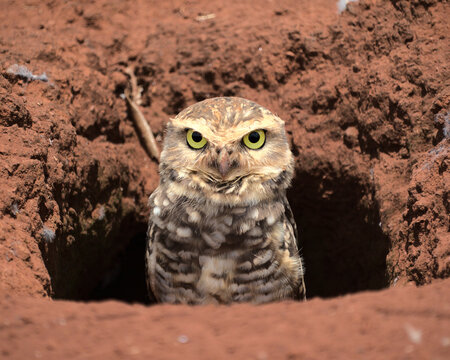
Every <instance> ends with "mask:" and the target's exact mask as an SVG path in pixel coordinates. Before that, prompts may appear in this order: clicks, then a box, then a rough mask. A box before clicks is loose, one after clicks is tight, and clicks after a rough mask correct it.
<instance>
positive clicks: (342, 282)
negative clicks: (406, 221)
mask: <svg viewBox="0 0 450 360" xmlns="http://www.w3.org/2000/svg"><path fill="white" fill-rule="evenodd" d="M373 192H374V190H373V187H372V186H370V185H368V184H367V181H364V180H362V179H361V178H357V177H356V178H355V177H339V176H337V175H333V174H330V173H327V174H322V173H317V174H309V173H307V172H302V171H298V172H297V174H296V177H295V179H294V182H293V184H292V187H291V189H290V190H289V191H288V198H289V201H290V204H291V206H292V210H293V212H294V215H295V217H296V221H297V225H298V228H299V245H300V249H301V253H302V255H303V257H304V260H305V264H306V284H307V295H308V298H313V297H317V296H318V297H333V296H338V295H342V294H347V293H354V292H358V291H363V290H372V289H382V288H384V287H387V286H388V278H387V276H386V256H387V253H388V250H389V240H388V238H387V237H386V236H385V235H384V234H383V232H382V231H381V228H380V218H379V210H378V207H377V202H376V201H375V200H374V196H373V195H374V194H373ZM131 218H132V217H131ZM127 226H129V227H130V229H135V232H134V234H133V232H130V233H131V234H132V235H130V238H129V239H128V240H127V242H126V245H125V246H123V247H122V250H121V251H119V252H118V253H116V254H115V255H114V258H113V259H106V260H105V259H103V261H104V262H107V263H109V264H111V265H109V266H108V267H107V268H105V269H103V270H102V273H100V274H98V269H91V270H90V271H89V269H87V270H88V271H86V273H93V272H95V271H97V278H98V279H99V280H98V282H97V285H96V286H93V287H92V290H90V291H89V292H85V291H80V290H79V289H78V290H77V289H73V290H74V291H67V288H66V289H65V290H64V293H63V292H61V293H59V292H58V287H55V288H54V291H55V294H54V297H55V298H66V299H67V298H70V299H75V300H94V301H98V300H106V299H116V300H121V301H125V302H130V303H144V304H148V303H150V301H149V299H148V296H147V290H146V282H145V263H144V253H145V242H146V239H145V236H146V235H145V230H146V226H147V224H146V223H133V221H132V220H130V221H129V222H127ZM126 233H127V231H126V229H125V230H123V231H120V234H121V235H120V236H121V240H120V241H123V239H124V238H123V236H124V234H126ZM92 243H95V242H92ZM100 243H101V242H100ZM91 250H92V249H91ZM105 256H107V254H105ZM80 258H81V259H82V258H83V257H82V256H81V257H80ZM90 266H95V265H90ZM60 276H61V274H60ZM60 280H61V279H60ZM63 282H64V280H63ZM66 287H67V283H66ZM68 294H70V295H69V296H68ZM78 294H80V296H78ZM81 294H82V295H81Z"/></svg>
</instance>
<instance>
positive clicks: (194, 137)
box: [192, 131, 203, 142]
mask: <svg viewBox="0 0 450 360" xmlns="http://www.w3.org/2000/svg"><path fill="white" fill-rule="evenodd" d="M202 139H203V136H202V134H200V133H199V132H198V131H194V132H193V133H192V140H194V141H195V142H200V141H202Z"/></svg>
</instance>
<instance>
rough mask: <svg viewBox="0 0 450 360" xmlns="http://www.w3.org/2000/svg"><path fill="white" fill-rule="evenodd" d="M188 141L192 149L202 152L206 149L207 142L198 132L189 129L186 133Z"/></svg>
mask: <svg viewBox="0 0 450 360" xmlns="http://www.w3.org/2000/svg"><path fill="white" fill-rule="evenodd" d="M186 141H187V143H188V145H189V146H190V147H191V148H192V149H196V150H200V149H202V148H204V147H205V145H206V143H207V141H206V139H205V138H204V137H203V135H202V134H200V133H199V132H198V131H194V130H192V129H188V131H187V133H186Z"/></svg>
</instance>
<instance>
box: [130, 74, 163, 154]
mask: <svg viewBox="0 0 450 360" xmlns="http://www.w3.org/2000/svg"><path fill="white" fill-rule="evenodd" d="M125 73H126V74H127V75H128V76H129V77H130V88H131V89H125V91H124V94H125V99H126V100H127V104H128V106H129V107H130V110H131V117H132V118H133V120H134V125H135V126H136V130H137V132H138V133H139V135H140V136H141V138H142V141H143V142H144V146H145V148H146V149H145V150H147V153H148V154H149V155H150V157H152V158H153V159H155V160H156V161H158V162H159V150H158V145H157V144H156V140H155V137H154V136H153V132H152V129H151V127H150V124H149V123H148V122H147V120H146V119H145V116H144V114H142V111H141V110H140V109H139V107H138V106H137V105H136V102H139V100H140V97H141V94H140V91H139V88H138V85H137V79H136V76H135V75H134V71H133V69H132V68H129V67H128V68H126V69H125Z"/></svg>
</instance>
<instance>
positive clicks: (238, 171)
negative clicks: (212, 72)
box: [146, 97, 306, 304]
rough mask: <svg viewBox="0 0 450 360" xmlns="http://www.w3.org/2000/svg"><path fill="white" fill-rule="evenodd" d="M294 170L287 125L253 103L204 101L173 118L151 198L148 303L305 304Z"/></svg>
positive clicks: (225, 98)
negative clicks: (292, 200) (292, 202)
mask: <svg viewBox="0 0 450 360" xmlns="http://www.w3.org/2000/svg"><path fill="white" fill-rule="evenodd" d="M293 171H294V160H293V155H292V153H291V151H290V149H289V145H288V142H287V139H286V133H285V129H284V122H283V121H282V120H281V119H280V118H279V117H277V116H275V115H274V114H272V113H271V112H270V111H268V110H267V109H265V108H264V107H262V106H260V105H258V104H256V103H254V102H252V101H249V100H245V99H242V98H237V97H219V98H213V99H208V100H204V101H202V102H199V103H197V104H194V105H192V106H190V107H188V108H186V109H185V110H183V111H182V112H180V113H179V114H178V115H177V116H176V117H175V118H174V119H171V120H170V121H169V122H168V125H167V131H166V135H165V139H164V146H163V151H162V153H161V158H160V167H159V172H160V183H159V186H158V188H157V189H156V190H155V191H154V192H153V193H152V195H151V196H150V198H149V206H150V207H151V213H150V219H149V227H148V232H147V237H148V241H147V247H146V271H147V274H146V275H147V284H148V288H149V294H150V296H152V297H154V299H155V300H156V301H159V302H166V303H183V304H211V303H219V304H229V303H233V302H251V303H255V304H261V303H267V302H272V301H278V300H283V299H304V298H305V291H306V290H305V282H304V266H303V262H302V259H301V257H300V255H299V251H298V247H297V228H296V224H295V222H294V218H293V215H292V211H291V208H290V206H289V203H288V201H287V198H286V189H287V188H288V186H289V185H290V182H291V179H292V176H293Z"/></svg>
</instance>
